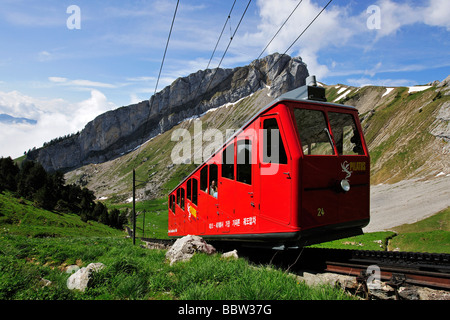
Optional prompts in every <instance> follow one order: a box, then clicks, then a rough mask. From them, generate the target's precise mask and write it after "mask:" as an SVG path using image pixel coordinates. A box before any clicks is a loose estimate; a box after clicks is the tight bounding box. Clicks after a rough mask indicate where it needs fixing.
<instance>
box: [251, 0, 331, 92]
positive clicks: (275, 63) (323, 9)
mask: <svg viewBox="0 0 450 320" xmlns="http://www.w3.org/2000/svg"><path fill="white" fill-rule="evenodd" d="M331 2H333V0H330V1H328V3H327V4H326V5H325V6H324V7H323V8H322V10H320V12H319V13H318V14H317V15H316V16H315V17H314V19H313V20H311V22H310V23H309V24H308V25H307V26H306V27H305V29H303V31H302V32H301V33H300V34H299V35H298V36H297V38H296V39H295V40H294V41H293V42H292V43H291V44H290V46H289V47H288V48H287V49H286V50H285V51H284V53H283V54H281V55H280V56H279V57H278V59H277V60H275V62H274V63H273V64H272V66H271V67H270V68H269V70H267V71H266V72H262V73H263V74H264V77H265V76H266V75H267V73H269V72H270V70H272V68H273V67H274V66H275V65H277V63H278V61H279V60H280V59H281V58H282V57H283V56H285V55H286V53H287V52H288V51H289V50H290V49H291V48H292V46H293V45H294V44H295V43H296V42H297V41H298V40H299V39H300V38H301V37H302V36H303V34H305V32H306V31H307V30H308V29H309V28H310V27H311V25H312V24H313V23H314V22H315V21H316V20H317V18H319V16H320V15H321V14H322V13H323V12H324V11H325V9H326V8H327V7H328V6H329V5H330V3H331ZM297 6H298V5H297ZM296 9H297V7H296V8H295V9H294V11H295V10H296ZM294 11H292V13H293V12H294ZM292 13H291V15H292ZM289 17H290V16H289ZM289 17H288V19H289ZM286 21H287V20H286ZM277 33H278V32H277ZM272 40H273V39H272ZM272 40H270V42H272ZM270 42H269V43H270ZM267 46H268V45H267ZM267 46H266V48H267ZM266 48H265V49H264V51H265V50H266ZM264 51H263V52H264ZM260 56H261V55H260ZM288 62H289V60H288V61H286V63H285V64H284V65H283V67H282V68H281V70H283V69H284V68H285V67H286V64H287V63H288ZM260 71H261V70H260ZM262 78H263V77H261V79H262ZM260 81H261V80H260ZM252 90H253V88H252Z"/></svg>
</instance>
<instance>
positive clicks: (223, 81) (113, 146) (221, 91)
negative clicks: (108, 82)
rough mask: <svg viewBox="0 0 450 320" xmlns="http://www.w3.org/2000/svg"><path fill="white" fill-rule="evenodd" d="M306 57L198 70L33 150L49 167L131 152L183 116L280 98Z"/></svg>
mask: <svg viewBox="0 0 450 320" xmlns="http://www.w3.org/2000/svg"><path fill="white" fill-rule="evenodd" d="M308 75H309V74H308V70H307V67H306V65H305V64H304V63H303V61H302V59H301V58H299V57H294V58H292V57H290V56H288V55H280V54H278V53H275V54H272V55H269V56H266V57H264V58H261V59H258V60H255V61H253V62H251V63H250V64H249V65H247V66H244V67H237V68H233V69H222V68H216V69H207V70H199V71H197V72H195V73H192V74H190V75H188V76H186V77H182V78H178V79H176V80H175V81H174V82H173V83H172V84H171V85H170V86H167V87H165V88H164V89H162V90H161V91H160V92H158V93H156V94H155V95H154V96H152V97H151V98H150V99H149V100H145V101H142V102H140V103H137V104H133V105H129V106H124V107H121V108H118V109H116V110H112V111H108V112H106V113H104V114H101V115H99V116H98V117H96V118H95V119H94V120H92V121H90V122H89V123H88V124H87V125H86V126H85V128H84V129H83V130H82V131H81V132H80V133H79V134H76V135H72V136H70V137H68V138H66V139H63V140H60V141H57V142H56V143H52V144H48V145H46V147H43V148H40V149H37V150H34V151H31V152H29V153H28V154H27V159H29V160H36V161H38V162H40V163H41V164H42V165H43V166H44V168H45V169H46V170H48V171H56V170H62V171H68V170H72V169H75V168H78V167H80V166H83V165H86V164H90V163H102V162H105V161H108V160H111V159H114V158H116V157H118V156H120V155H123V154H125V153H127V152H130V151H132V150H133V149H135V148H136V147H138V146H139V145H140V144H142V143H143V142H145V141H147V140H148V139H150V138H152V137H155V136H156V135H158V134H160V133H163V132H165V131H167V130H169V129H171V128H172V127H173V126H174V125H176V124H177V123H179V122H180V121H182V120H184V119H186V118H189V117H192V116H196V115H200V114H202V113H204V112H206V111H207V110H209V109H211V108H217V107H219V106H221V105H223V104H225V103H233V102H236V101H238V100H239V99H242V98H244V97H246V96H249V95H250V94H252V93H254V92H256V91H258V90H260V89H262V88H266V87H270V89H269V95H270V96H272V97H277V96H279V95H281V94H283V93H285V92H287V91H289V90H292V89H295V88H297V87H299V86H302V85H304V84H305V79H306V77H307V76H308Z"/></svg>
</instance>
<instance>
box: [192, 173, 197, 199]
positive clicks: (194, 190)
mask: <svg viewBox="0 0 450 320" xmlns="http://www.w3.org/2000/svg"><path fill="white" fill-rule="evenodd" d="M197 199H198V181H197V179H192V203H193V204H195V205H197Z"/></svg>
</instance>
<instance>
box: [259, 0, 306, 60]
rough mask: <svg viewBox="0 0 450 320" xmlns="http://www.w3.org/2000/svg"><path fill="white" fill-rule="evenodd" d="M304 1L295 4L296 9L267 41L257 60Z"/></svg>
mask: <svg viewBox="0 0 450 320" xmlns="http://www.w3.org/2000/svg"><path fill="white" fill-rule="evenodd" d="M302 2H303V0H300V1H299V3H297V5H296V6H295V8H294V10H292V11H291V13H290V14H289V16H288V17H287V18H286V20H284V22H283V24H282V25H281V26H280V28H278V31H277V32H276V33H275V35H274V36H273V37H272V39H270V41H269V43H267V45H266V46H265V48H264V49H263V50H262V51H261V53H260V54H259V56H258V58H256V60H258V59H259V58H261V56H262V55H263V53H264V52H265V51H266V49H267V48H268V47H269V46H270V44H271V43H272V41H273V40H274V39H275V38H276V36H277V35H278V33H280V31H281V29H283V27H284V25H285V24H286V23H287V22H288V20H289V19H290V18H291V17H292V15H293V14H294V12H295V11H296V10H297V8H298V6H299V5H300V4H301V3H302Z"/></svg>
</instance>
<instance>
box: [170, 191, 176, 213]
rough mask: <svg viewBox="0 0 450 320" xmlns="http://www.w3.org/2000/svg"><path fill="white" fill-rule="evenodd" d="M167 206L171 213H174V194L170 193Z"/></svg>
mask: <svg viewBox="0 0 450 320" xmlns="http://www.w3.org/2000/svg"><path fill="white" fill-rule="evenodd" d="M169 208H170V210H172V212H173V213H175V195H174V194H171V195H170V198H169Z"/></svg>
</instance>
